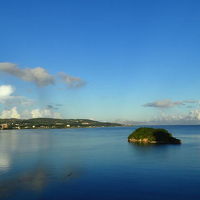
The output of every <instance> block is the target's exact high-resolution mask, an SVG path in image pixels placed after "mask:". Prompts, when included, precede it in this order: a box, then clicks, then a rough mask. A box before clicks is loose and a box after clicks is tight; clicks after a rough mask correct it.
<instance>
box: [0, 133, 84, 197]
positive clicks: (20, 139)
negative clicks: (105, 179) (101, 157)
mask: <svg viewBox="0 0 200 200" xmlns="http://www.w3.org/2000/svg"><path fill="white" fill-rule="evenodd" d="M56 140H58V142H57V141H56ZM62 144H64V145H65V143H63V138H62V137H58V136H56V137H55V135H51V134H49V133H48V132H44V134H41V133H40V134H33V133H30V134H29V133H26V132H22V133H21V132H19V131H10V132H5V133H1V134H0V177H1V179H0V199H5V198H7V197H8V198H9V199H10V198H11V199H12V198H14V197H15V195H16V194H20V192H23V191H25V192H26V193H30V194H29V195H31V194H35V195H36V196H37V195H39V194H40V193H43V192H44V191H45V189H46V188H48V187H51V185H59V184H67V183H68V181H70V180H72V179H76V178H79V177H80V176H82V174H83V173H84V170H83V168H82V167H81V166H82V165H81V164H80V162H79V160H78V159H77V158H78V157H79V155H78V152H76V151H67V150H68V149H67V145H66V146H64V148H65V150H66V151H63V150H62ZM54 145H55V146H54ZM73 158H76V159H73ZM14 199H15V198H14ZM18 199H20V198H18Z"/></svg>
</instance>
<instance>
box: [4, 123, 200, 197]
mask: <svg viewBox="0 0 200 200" xmlns="http://www.w3.org/2000/svg"><path fill="white" fill-rule="evenodd" d="M153 127H155V126H153ZM156 127H159V128H165V129H167V130H168V131H169V132H171V133H172V134H173V136H175V137H176V138H178V139H181V141H182V144H181V145H136V144H132V143H128V141H127V137H128V135H129V134H130V133H131V132H132V131H134V130H135V129H136V128H138V127H136V126H134V127H110V128H106V127H104V128H77V129H76V128H74V129H70V128H69V129H41V130H40V129H35V130H2V131H0V199H3V200H4V199H5V200H60V199H61V200H104V199H105V200H126V199H127V200H129V199H132V200H190V199H191V200H199V199H200V126H156Z"/></svg>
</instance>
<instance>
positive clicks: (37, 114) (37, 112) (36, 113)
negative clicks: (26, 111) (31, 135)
mask: <svg viewBox="0 0 200 200" xmlns="http://www.w3.org/2000/svg"><path fill="white" fill-rule="evenodd" d="M31 117H32V118H42V117H47V118H62V116H61V114H60V113H59V112H55V111H53V110H52V109H47V108H45V109H34V110H32V111H31Z"/></svg>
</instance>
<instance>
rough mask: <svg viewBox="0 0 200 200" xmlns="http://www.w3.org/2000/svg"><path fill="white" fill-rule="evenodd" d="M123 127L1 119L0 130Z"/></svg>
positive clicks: (77, 121) (76, 121) (79, 121)
mask: <svg viewBox="0 0 200 200" xmlns="http://www.w3.org/2000/svg"><path fill="white" fill-rule="evenodd" d="M115 126H122V125H121V124H118V123H109V122H99V121H94V120H89V119H54V118H33V119H0V129H45V128H46V129H48V128H49V129H54V128H94V127H115Z"/></svg>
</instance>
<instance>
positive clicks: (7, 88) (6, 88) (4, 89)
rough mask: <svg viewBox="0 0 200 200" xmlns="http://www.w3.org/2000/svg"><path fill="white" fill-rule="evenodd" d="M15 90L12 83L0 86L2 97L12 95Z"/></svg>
mask: <svg viewBox="0 0 200 200" xmlns="http://www.w3.org/2000/svg"><path fill="white" fill-rule="evenodd" d="M13 92H14V88H13V87H12V86H11V85H1V86H0V99H2V98H6V97H8V96H10V95H11V94H12V93H13Z"/></svg>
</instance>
